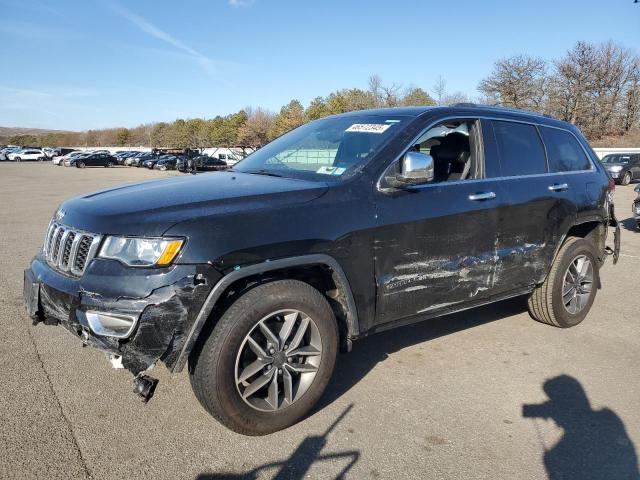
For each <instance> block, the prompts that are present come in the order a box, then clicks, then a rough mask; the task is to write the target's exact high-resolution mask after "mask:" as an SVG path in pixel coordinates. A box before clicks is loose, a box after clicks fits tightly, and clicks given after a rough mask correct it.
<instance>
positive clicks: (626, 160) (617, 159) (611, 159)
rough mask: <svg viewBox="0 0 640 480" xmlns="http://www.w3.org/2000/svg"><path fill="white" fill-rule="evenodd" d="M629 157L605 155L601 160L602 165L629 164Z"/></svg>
mask: <svg viewBox="0 0 640 480" xmlns="http://www.w3.org/2000/svg"><path fill="white" fill-rule="evenodd" d="M630 159H631V157H630V156H629V155H607V156H605V157H604V158H603V159H602V163H629V160H630Z"/></svg>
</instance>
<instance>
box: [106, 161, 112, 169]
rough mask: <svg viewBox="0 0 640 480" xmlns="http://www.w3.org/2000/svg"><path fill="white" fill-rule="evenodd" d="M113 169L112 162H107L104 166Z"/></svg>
mask: <svg viewBox="0 0 640 480" xmlns="http://www.w3.org/2000/svg"><path fill="white" fill-rule="evenodd" d="M111 167H113V162H111V161H109V162H107V164H106V165H105V168H111Z"/></svg>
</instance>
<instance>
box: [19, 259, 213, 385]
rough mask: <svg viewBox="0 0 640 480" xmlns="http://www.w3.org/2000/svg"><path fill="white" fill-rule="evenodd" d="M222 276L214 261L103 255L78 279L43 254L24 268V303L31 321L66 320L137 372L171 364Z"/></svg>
mask: <svg viewBox="0 0 640 480" xmlns="http://www.w3.org/2000/svg"><path fill="white" fill-rule="evenodd" d="M219 278H220V273H219V272H217V271H216V270H215V269H214V268H213V267H211V266H209V265H174V266H172V267H168V268H163V269H132V268H130V267H126V266H124V265H122V264H120V263H119V262H117V261H114V260H106V259H98V258H96V259H94V260H93V261H92V262H91V264H90V265H89V266H88V267H87V269H86V271H85V272H84V274H83V275H82V277H80V278H74V277H72V276H69V275H65V274H64V273H61V272H59V271H57V270H55V269H53V268H52V267H51V266H50V265H49V264H48V263H47V262H46V260H45V258H44V257H43V256H42V253H40V254H39V255H38V256H36V257H35V258H34V259H33V261H32V262H31V265H30V267H29V268H28V269H26V270H25V272H24V302H25V306H26V308H27V312H28V313H29V315H30V317H31V318H32V319H33V320H34V323H39V322H43V323H45V324H47V325H62V326H63V327H65V328H66V329H67V330H69V331H70V332H71V333H72V334H73V335H75V336H77V337H78V338H79V339H80V340H82V341H83V342H84V343H85V344H87V345H90V346H92V347H96V348H98V349H100V350H103V351H105V352H107V353H108V354H110V355H111V356H112V357H113V358H114V359H116V360H117V362H118V363H119V362H120V361H121V363H122V366H123V367H124V368H126V369H127V370H129V371H130V372H131V373H133V374H134V375H136V376H137V375H139V374H141V373H142V372H144V371H145V370H147V369H149V368H150V367H151V366H153V365H154V364H155V363H156V362H157V361H158V360H161V361H162V362H164V363H165V364H166V365H167V367H168V368H169V369H173V367H174V365H175V362H176V359H177V357H178V355H179V353H180V351H181V349H182V346H183V344H184V339H185V332H188V331H189V328H190V326H191V325H192V324H193V322H194V321H195V318H196V316H197V315H198V312H199V311H200V308H201V307H202V304H203V303H204V301H205V299H206V297H207V295H208V294H209V291H210V290H211V287H212V285H214V284H215V283H216V282H217V280H218V279H219Z"/></svg>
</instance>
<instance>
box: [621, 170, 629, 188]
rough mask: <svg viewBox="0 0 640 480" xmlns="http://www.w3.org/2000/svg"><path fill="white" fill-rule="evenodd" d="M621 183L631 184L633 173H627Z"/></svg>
mask: <svg viewBox="0 0 640 480" xmlns="http://www.w3.org/2000/svg"><path fill="white" fill-rule="evenodd" d="M620 183H621V184H622V185H629V184H630V183H631V173H630V172H627V173H625V174H624V177H622V181H621V182H620Z"/></svg>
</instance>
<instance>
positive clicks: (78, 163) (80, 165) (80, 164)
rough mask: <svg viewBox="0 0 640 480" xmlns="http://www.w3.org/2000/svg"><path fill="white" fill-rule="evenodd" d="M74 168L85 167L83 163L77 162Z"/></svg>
mask: <svg viewBox="0 0 640 480" xmlns="http://www.w3.org/2000/svg"><path fill="white" fill-rule="evenodd" d="M76 167H78V168H84V167H86V165H85V163H84V162H83V161H82V160H79V161H78V162H77V163H76Z"/></svg>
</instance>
